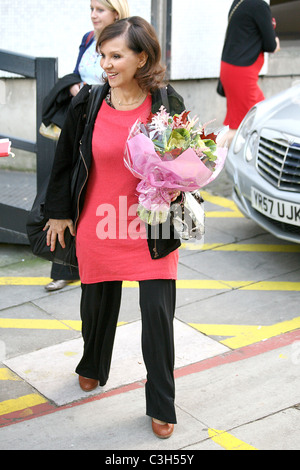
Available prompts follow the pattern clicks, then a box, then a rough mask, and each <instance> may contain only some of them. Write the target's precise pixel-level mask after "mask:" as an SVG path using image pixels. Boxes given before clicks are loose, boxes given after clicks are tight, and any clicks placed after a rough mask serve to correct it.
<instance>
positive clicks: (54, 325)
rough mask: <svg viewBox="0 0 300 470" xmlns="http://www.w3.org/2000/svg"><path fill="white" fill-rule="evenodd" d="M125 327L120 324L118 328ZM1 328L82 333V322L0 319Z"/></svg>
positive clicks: (123, 323)
mask: <svg viewBox="0 0 300 470" xmlns="http://www.w3.org/2000/svg"><path fill="white" fill-rule="evenodd" d="M122 325H125V322H119V323H118V325H117V326H122ZM0 328H6V329H9V328H11V329H21V330H75V331H81V321H80V320H64V321H63V322H60V321H58V320H39V319H37V320H33V319H25V318H0Z"/></svg>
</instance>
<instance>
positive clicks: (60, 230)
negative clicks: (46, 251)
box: [44, 219, 75, 251]
mask: <svg viewBox="0 0 300 470" xmlns="http://www.w3.org/2000/svg"><path fill="white" fill-rule="evenodd" d="M67 227H68V228H69V230H70V233H71V235H72V236H73V237H74V236H75V230H74V224H73V221H72V220H71V219H62V220H59V219H49V220H48V222H47V223H46V225H45V227H44V230H48V231H47V246H50V247H51V248H50V250H51V251H54V250H55V245H56V240H57V238H58V241H59V243H60V245H61V247H62V248H65V247H66V245H65V238H64V234H65V230H66V228H67Z"/></svg>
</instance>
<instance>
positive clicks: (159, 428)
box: [152, 418, 174, 439]
mask: <svg viewBox="0 0 300 470" xmlns="http://www.w3.org/2000/svg"><path fill="white" fill-rule="evenodd" d="M152 431H153V432H154V434H155V435H156V436H157V437H159V438H160V439H168V437H171V436H172V434H173V431H174V424H169V423H165V424H159V423H157V422H156V421H154V420H153V418H152Z"/></svg>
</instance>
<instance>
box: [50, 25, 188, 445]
mask: <svg viewBox="0 0 300 470" xmlns="http://www.w3.org/2000/svg"><path fill="white" fill-rule="evenodd" d="M98 48H99V52H100V54H101V66H102V68H103V69H104V71H105V74H106V76H107V79H106V83H105V85H104V87H103V88H102V91H101V95H100V98H99V100H98V101H97V107H96V109H95V111H94V112H93V118H92V120H91V122H90V124H89V125H88V126H87V127H86V128H85V131H84V135H83V137H82V136H81V135H79V136H78V134H80V132H79V130H78V129H79V127H80V126H81V127H82V117H83V116H84V115H85V114H86V107H87V102H88V99H89V95H90V87H88V86H84V87H83V88H82V90H81V91H80V93H78V94H77V96H76V97H75V98H74V100H73V101H72V105H71V107H70V110H69V114H68V117H67V120H66V123H65V126H64V128H63V130H62V133H61V137H60V139H59V142H58V146H57V152H56V155H55V160H54V165H53V170H52V175H51V179H50V184H49V187H48V192H47V197H46V201H45V215H46V217H47V218H49V221H48V222H47V224H46V226H45V229H47V230H48V232H47V244H48V245H49V246H51V249H54V248H55V245H56V243H60V244H61V245H62V247H64V246H65V243H64V233H65V230H66V229H67V230H70V232H71V233H72V234H73V235H75V230H76V253H77V258H78V262H79V272H80V279H81V289H82V295H81V303H80V305H81V319H82V335H83V340H84V348H83V356H82V358H81V360H80V362H79V364H78V366H77V368H76V373H77V374H78V375H79V385H80V387H81V388H82V390H84V391H86V392H88V391H91V390H94V389H95V388H96V387H98V385H99V384H100V385H101V386H104V385H105V384H106V382H107V380H108V376H109V371H110V365H111V357H112V350H113V343H114V337H115V332H116V326H117V321H118V315H119V309H120V304H121V291H122V281H125V280H128V281H138V282H139V292H140V309H141V318H142V351H143V358H144V361H145V366H146V369H147V382H146V387H145V392H146V414H147V415H148V416H150V417H151V418H152V421H151V422H152V429H153V432H154V433H155V435H157V436H158V437H159V438H168V437H170V436H171V434H172V433H173V429H174V424H175V423H176V411H175V404H174V399H175V381H174V331H173V320H174V313H175V302H176V299H175V297H176V279H177V268H178V247H179V246H180V241H179V240H178V239H177V238H176V237H175V236H174V234H173V236H172V234H171V232H170V227H172V225H170V220H168V221H167V222H165V224H167V225H164V224H161V226H159V227H158V228H159V230H158V232H159V233H160V234H161V235H160V237H157V236H155V235H154V234H153V233H152V231H151V230H148V229H149V226H147V225H145V224H144V223H143V222H142V221H141V220H140V219H139V218H138V216H137V214H136V208H137V206H138V196H137V192H136V186H137V179H136V178H135V177H134V176H133V175H132V173H131V172H130V171H129V170H128V169H127V168H126V167H125V164H124V160H123V158H124V151H125V145H126V141H127V139H128V134H129V130H130V128H131V127H132V126H133V124H134V123H135V122H136V121H137V119H139V120H141V121H142V122H147V119H148V118H149V115H150V113H151V112H152V113H156V112H158V110H159V109H160V108H161V106H162V103H163V102H165V101H164V96H165V97H166V100H167V101H168V107H169V112H170V114H172V115H174V114H180V113H182V112H183V111H184V110H185V106H184V102H183V100H182V98H181V97H180V95H178V94H177V93H176V91H175V90H174V89H173V88H172V87H171V86H170V85H168V86H167V87H166V84H165V83H164V77H165V70H166V68H165V67H164V66H163V65H162V64H161V49H160V45H159V42H158V39H157V36H156V33H155V30H154V28H153V27H152V26H151V25H150V24H149V23H148V22H147V21H145V20H143V19H142V18H140V17H131V18H128V19H124V20H120V21H117V22H116V23H114V24H112V25H110V26H107V27H106V28H105V29H104V31H102V33H101V34H100V36H99V39H98V43H97V50H98ZM79 140H80V141H81V149H82V150H81V158H82V159H83V160H84V165H82V170H81V172H82V175H80V176H79V178H80V181H83V184H82V185H80V187H78V189H77V192H78V195H79V201H78V205H79V206H78V207H79V209H80V210H81V212H80V215H79V221H78V224H76V227H74V225H73V222H72V215H71V213H70V209H69V208H70V207H71V201H70V189H69V183H70V173H71V171H72V154H73V148H78V143H79V142H78V141H79ZM86 180H88V181H87V182H86ZM178 196H179V194H178V192H176V194H175V193H174V192H172V200H175V199H176V198H177V197H178ZM77 199H78V198H77V196H76V197H75V200H77ZM121 200H122V201H124V200H126V201H127V209H128V217H127V220H126V219H125V221H124V217H123V216H122V213H123V212H122V211H121V209H120V208H119V206H120V201H121ZM108 206H109V207H113V209H114V210H113V211H110V212H109V215H108V221H107V220H106V216H107V207H108ZM102 211H104V212H103V213H102ZM119 211H120V212H119ZM101 214H102V217H101ZM103 223H104V225H105V224H107V223H108V225H109V226H110V227H111V226H114V225H115V224H116V226H117V227H119V228H118V230H117V231H114V230H112V231H111V232H110V231H109V230H108V231H106V230H105V231H104V232H105V233H102V230H101V224H103ZM124 223H125V228H124ZM120 226H122V230H121V233H120ZM164 227H165V229H166V230H164ZM160 229H161V230H160ZM147 232H148V236H147ZM166 232H168V233H170V236H169V237H168V238H166V237H165V236H164V235H165V234H166ZM100 420H101V417H100Z"/></svg>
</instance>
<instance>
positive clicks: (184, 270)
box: [0, 179, 300, 467]
mask: <svg viewBox="0 0 300 470" xmlns="http://www.w3.org/2000/svg"><path fill="white" fill-rule="evenodd" d="M222 181H223V182H222ZM222 184H224V186H223V187H222ZM219 185H221V187H214V186H212V188H211V189H210V188H209V191H208V192H207V193H205V200H206V201H207V202H206V213H207V219H206V220H207V223H206V235H205V239H204V242H203V244H200V245H195V244H185V245H184V246H183V247H182V249H181V250H180V263H179V279H178V282H177V287H178V294H177V310H176V318H175V322H174V326H175V344H176V362H175V383H176V412H177V420H178V424H177V425H176V426H175V431H174V434H173V435H172V437H171V438H170V439H168V440H160V439H158V438H156V437H155V436H154V435H153V433H152V430H151V422H150V418H149V417H147V416H146V415H145V395H144V385H145V377H146V375H145V368H144V364H143V359H142V354H141V350H140V334H141V324H140V312H139V309H138V288H137V284H136V283H127V282H126V283H124V288H123V298H122V307H121V312H120V318H119V325H118V328H117V335H116V340H115V348H114V354H113V359H112V367H111V373H110V379H109V381H108V384H107V385H106V386H105V387H99V388H98V389H96V390H95V391H94V392H91V393H89V394H86V393H84V392H82V391H81V389H80V388H79V386H78V378H77V375H76V374H75V373H74V369H75V367H76V365H77V363H78V361H79V359H80V356H81V351H82V339H81V333H80V328H81V324H80V316H79V300H80V283H73V284H70V285H69V286H68V287H66V288H65V289H63V290H62V291H59V292H53V293H47V292H46V291H45V290H44V286H45V285H46V284H47V283H48V282H49V273H50V264H49V263H48V262H45V261H43V260H40V259H37V258H35V257H34V256H33V255H32V254H31V253H30V250H29V248H28V247H26V246H19V245H18V246H12V245H0V293H1V296H0V335H1V336H0V382H1V391H0V449H1V450H102V454H103V455H104V458H105V459H107V460H105V463H106V464H113V463H114V464H120V463H122V464H128V465H131V466H133V467H135V466H142V464H144V463H147V464H149V463H150V464H164V463H173V464H184V463H188V464H189V463H190V461H188V460H187V458H188V457H189V458H190V459H194V460H193V462H194V463H195V462H196V459H200V457H199V455H200V453H199V451H201V450H224V449H226V450H296V449H297V450H299V448H300V426H299V419H300V394H299V392H300V390H299V385H300V380H299V372H300V309H299V305H300V304H299V291H300V263H299V260H300V245H293V244H289V243H286V242H283V241H279V240H277V239H274V238H273V237H272V236H271V235H269V234H268V233H266V232H265V231H263V230H262V229H261V228H259V227H258V226H256V225H255V224H254V223H253V222H251V221H249V220H247V219H245V218H244V217H243V216H242V215H241V214H240V213H239V211H238V210H237V208H236V207H235V206H234V204H233V202H232V201H231V199H230V195H229V193H230V191H228V186H227V182H226V180H225V182H224V180H222V179H221V180H220V182H219ZM220 193H222V196H220ZM125 451H127V452H126V454H125ZM138 451H148V453H145V454H139V453H138ZM124 455H127V456H128V457H127V460H124V459H125V457H123V456H124ZM135 455H145V456H147V457H144V458H143V457H142V456H140V461H139V462H138V461H137V460H136V461H134V460H133V458H134V456H135ZM168 455H169V456H171V457H170V459H171V460H166V458H167V457H166V456H168ZM176 455H177V456H178V455H179V456H180V457H178V459H179V460H177V461H176V460H174V459H175V457H176ZM131 458H132V460H130V459H131ZM118 459H119V460H118ZM122 459H123V460H122ZM150 459H151V460H150ZM164 459H165V460H164ZM172 459H173V460H172ZM184 459H185V460H184ZM193 462H192V463H193ZM199 463H200V460H199Z"/></svg>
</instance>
